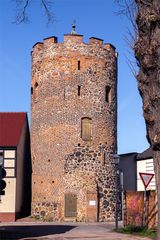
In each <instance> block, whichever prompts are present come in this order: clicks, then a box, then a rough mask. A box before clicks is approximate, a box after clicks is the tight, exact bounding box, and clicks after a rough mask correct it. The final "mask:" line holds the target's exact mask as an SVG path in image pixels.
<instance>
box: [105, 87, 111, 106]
mask: <svg viewBox="0 0 160 240" xmlns="http://www.w3.org/2000/svg"><path fill="white" fill-rule="evenodd" d="M105 90H106V91H105V94H106V95H105V100H106V102H107V103H110V102H111V88H110V87H109V86H106V89H105Z"/></svg>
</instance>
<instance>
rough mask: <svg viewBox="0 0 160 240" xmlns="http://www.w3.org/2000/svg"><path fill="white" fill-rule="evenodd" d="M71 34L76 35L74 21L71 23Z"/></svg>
mask: <svg viewBox="0 0 160 240" xmlns="http://www.w3.org/2000/svg"><path fill="white" fill-rule="evenodd" d="M71 34H77V32H76V20H74V21H73V23H72V31H71Z"/></svg>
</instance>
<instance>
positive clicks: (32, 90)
mask: <svg viewBox="0 0 160 240" xmlns="http://www.w3.org/2000/svg"><path fill="white" fill-rule="evenodd" d="M32 94H33V87H31V95H32Z"/></svg>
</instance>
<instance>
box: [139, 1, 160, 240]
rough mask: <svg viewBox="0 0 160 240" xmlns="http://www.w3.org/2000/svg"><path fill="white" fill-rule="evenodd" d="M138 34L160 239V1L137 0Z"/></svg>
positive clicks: (140, 69) (141, 90)
mask: <svg viewBox="0 0 160 240" xmlns="http://www.w3.org/2000/svg"><path fill="white" fill-rule="evenodd" d="M136 4H137V7H138V9H137V10H138V12H137V18H136V22H137V26H138V36H137V40H136V42H135V57H136V59H137V60H138V62H139V66H140V68H139V73H138V75H137V80H138V88H139V92H140V95H141V97H142V101H143V115H144V119H145V123H146V127H147V139H148V141H149V143H150V145H151V146H152V149H153V158H154V167H155V177H156V186H157V199H158V236H157V239H160V2H159V0H136Z"/></svg>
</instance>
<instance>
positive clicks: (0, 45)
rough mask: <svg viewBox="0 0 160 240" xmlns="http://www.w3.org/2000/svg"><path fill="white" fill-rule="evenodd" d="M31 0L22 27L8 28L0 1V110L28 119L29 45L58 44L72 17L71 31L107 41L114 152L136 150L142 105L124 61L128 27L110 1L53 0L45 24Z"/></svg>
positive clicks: (143, 143)
mask: <svg viewBox="0 0 160 240" xmlns="http://www.w3.org/2000/svg"><path fill="white" fill-rule="evenodd" d="M39 1H40V0H34V1H33V2H34V3H33V5H32V6H30V9H29V14H28V15H29V19H30V22H29V23H28V24H21V25H16V24H13V23H12V22H13V20H14V15H15V12H14V10H15V5H14V0H12V1H11V0H0V76H1V77H0V86H1V94H0V111H1V112H2V111H15V112H17V111H26V112H28V116H29V118H30V80H31V56H30V52H31V50H32V46H33V45H34V44H35V43H36V42H41V41H43V39H44V38H46V37H49V36H57V37H58V41H59V42H62V41H63V34H66V33H70V32H71V25H72V22H73V20H74V19H76V23H77V33H78V34H83V35H84V41H85V42H88V39H89V38H90V37H93V36H94V37H98V38H102V39H103V40H104V42H106V43H112V44H113V45H114V46H115V47H116V49H117V51H118V53H119V59H118V152H119V153H127V152H142V151H144V150H145V149H146V148H147V147H148V143H147V140H146V137H145V136H146V130H145V124H144V120H143V113H142V102H141V98H140V96H139V93H138V90H137V82H136V80H135V79H134V77H133V75H132V72H131V69H130V68H129V66H128V63H127V59H128V58H130V57H131V56H130V54H129V51H130V49H129V47H128V46H127V43H126V40H125V38H126V36H127V29H128V28H130V24H129V22H128V21H127V19H126V18H125V17H121V16H117V15H116V14H115V12H116V11H117V6H116V5H115V4H114V1H113V0H55V1H54V5H53V10H54V15H55V22H54V23H53V24H51V25H49V26H47V24H46V22H47V20H46V18H45V16H44V13H43V11H42V9H41V8H40V6H39Z"/></svg>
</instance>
